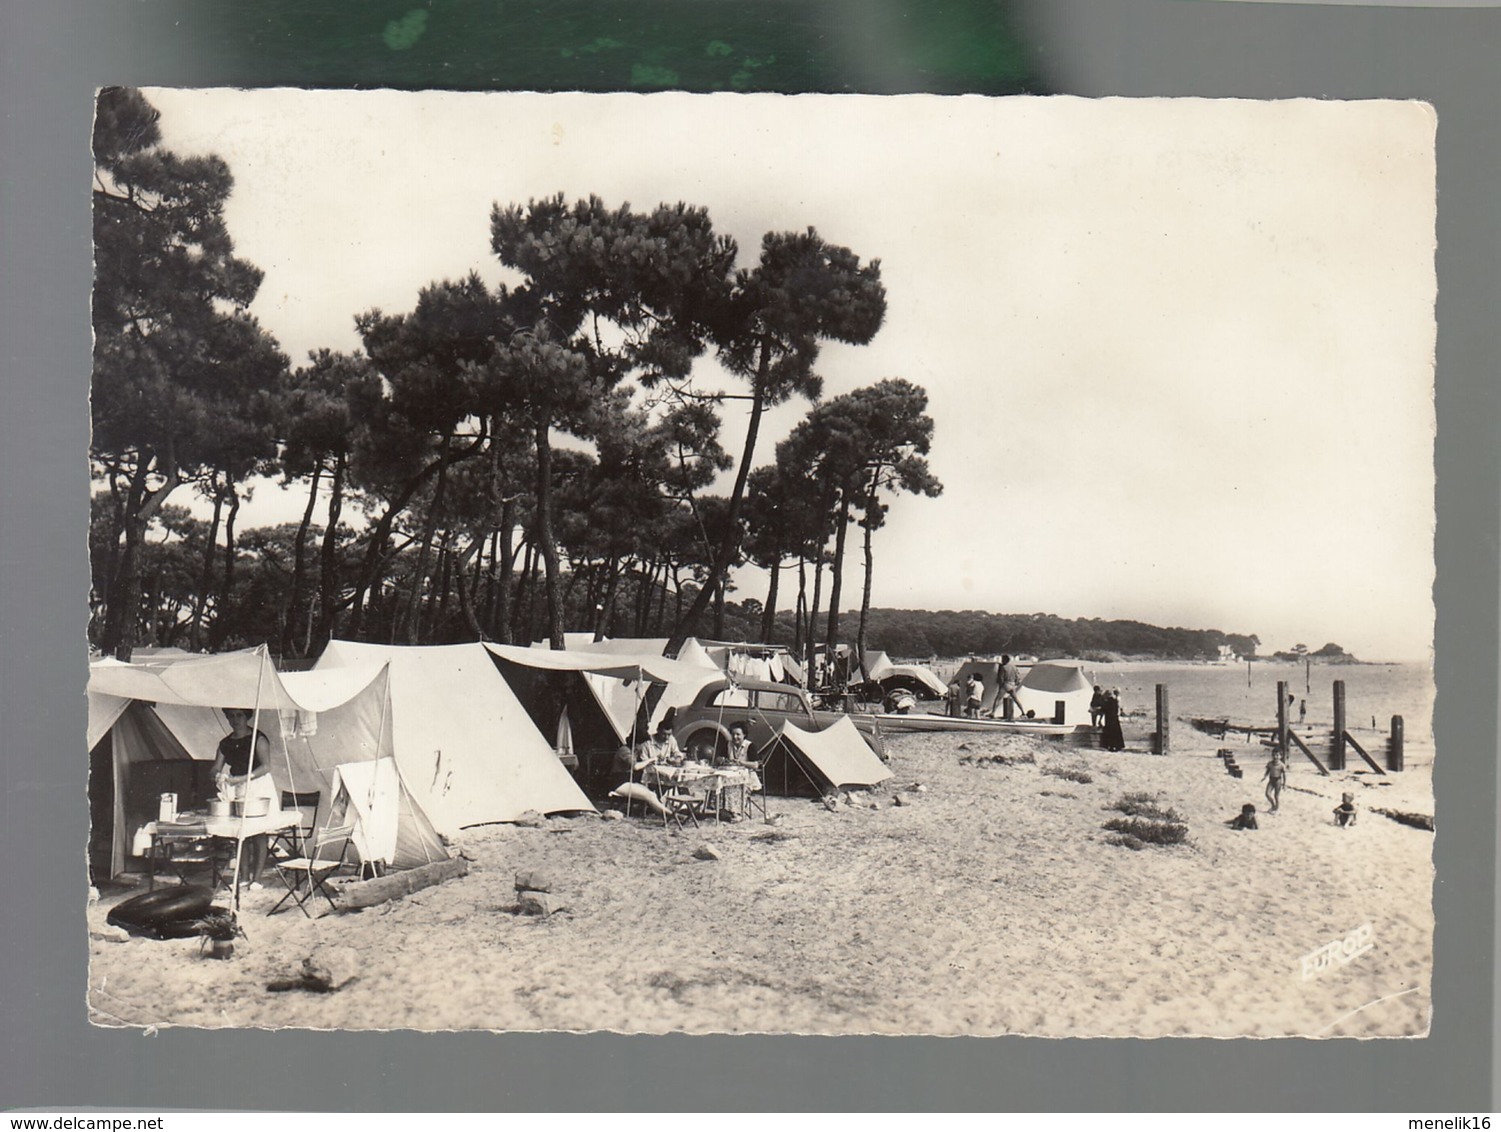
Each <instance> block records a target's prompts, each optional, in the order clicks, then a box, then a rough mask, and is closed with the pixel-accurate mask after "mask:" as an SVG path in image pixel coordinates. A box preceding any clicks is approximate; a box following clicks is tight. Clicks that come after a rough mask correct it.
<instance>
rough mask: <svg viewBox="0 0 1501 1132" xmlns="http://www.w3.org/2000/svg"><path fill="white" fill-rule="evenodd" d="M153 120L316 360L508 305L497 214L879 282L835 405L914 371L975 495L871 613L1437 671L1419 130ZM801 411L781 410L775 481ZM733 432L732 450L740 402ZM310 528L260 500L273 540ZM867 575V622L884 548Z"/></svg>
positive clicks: (756, 115) (1324, 105) (774, 108)
mask: <svg viewBox="0 0 1501 1132" xmlns="http://www.w3.org/2000/svg"><path fill="white" fill-rule="evenodd" d="M147 94H148V97H149V98H150V99H151V101H152V102H153V103H154V104H155V105H156V106H157V107H158V108H159V109H160V110H161V111H162V127H163V134H164V141H165V143H166V144H167V145H168V146H170V147H172V148H174V149H177V150H179V151H181V152H184V153H202V152H213V153H217V154H219V155H220V156H221V157H223V158H224V159H225V160H227V161H228V162H229V164H230V167H231V169H232V170H233V172H234V176H235V191H234V195H233V197H232V199H231V202H230V207H229V211H228V220H229V224H230V228H231V232H232V234H233V235H234V238H235V241H236V247H237V250H238V252H239V253H240V254H241V255H243V256H244V257H245V258H247V259H249V260H251V261H252V262H253V263H255V264H257V265H258V266H259V267H261V268H262V269H263V270H264V271H265V273H266V278H265V282H264V284H263V286H262V288H261V293H260V295H259V297H258V298H257V300H256V303H255V306H254V308H253V309H254V312H255V314H256V315H257V316H258V317H259V318H260V319H261V321H262V322H263V324H264V325H265V326H266V327H267V328H268V329H270V330H271V331H272V332H273V333H274V334H275V335H276V336H277V338H278V339H279V340H280V342H281V344H282V347H283V349H284V350H285V351H286V352H287V353H288V354H289V355H290V356H291V357H292V358H293V360H294V361H295V362H301V361H302V360H303V359H305V357H306V354H307V352H308V351H310V350H313V349H316V348H318V347H325V346H326V347H330V348H333V349H343V350H351V349H354V348H355V347H357V345H358V338H357V336H356V335H355V332H354V324H353V318H354V316H355V315H356V314H357V313H359V312H362V311H365V310H368V309H370V308H372V307H380V308H382V309H384V310H386V311H388V312H398V311H404V310H409V309H411V306H412V305H413V303H414V301H415V299H416V296H417V292H418V290H419V288H421V287H422V286H423V285H424V284H426V283H429V282H432V281H435V280H439V279H443V278H454V277H458V276H461V275H463V274H465V273H467V272H469V271H470V270H474V269H477V270H479V272H480V273H481V275H483V276H484V277H485V278H487V279H488V280H490V281H491V282H496V281H498V280H500V279H501V278H502V273H501V270H500V268H499V265H498V264H497V263H496V261H495V259H494V257H493V255H492V254H491V253H490V251H489V211H490V206H491V205H492V203H495V202H500V203H503V204H510V203H514V202H525V201H527V200H529V199H533V198H537V197H542V196H548V195H551V194H553V193H556V192H559V191H561V192H563V193H564V194H566V195H567V196H568V197H570V198H573V197H578V196H583V195H586V194H589V193H594V194H597V195H599V196H601V197H602V198H604V200H605V201H606V203H607V204H611V205H615V204H620V203H625V202H629V203H630V204H632V205H633V206H635V207H636V208H639V209H647V208H650V207H652V206H653V205H655V204H657V203H658V202H661V201H678V200H684V201H687V202H689V203H691V204H696V205H702V206H704V207H706V208H707V209H708V210H709V214H710V216H711V218H712V219H713V221H714V223H715V226H716V229H717V230H719V231H721V232H725V233H728V234H730V235H733V236H734V237H735V238H736V240H737V241H738V243H739V245H740V248H741V251H742V257H743V258H745V259H746V261H747V263H749V262H751V260H752V257H754V256H755V254H756V251H757V248H758V246H759V243H760V238H761V236H762V234H763V233H765V232H767V231H771V230H777V231H784V230H797V229H802V228H805V227H808V226H809V225H811V226H813V227H815V228H817V229H818V231H819V232H820V234H822V235H823V236H824V237H825V238H826V239H828V240H830V241H832V242H835V243H839V244H844V245H846V246H848V247H850V248H851V249H852V250H854V251H855V252H856V253H857V254H859V255H860V256H861V257H862V258H867V259H869V258H879V259H880V261H881V271H882V278H883V280H884V282H885V285H886V288H887V294H888V303H889V308H888V312H887V317H886V322H885V325H884V327H883V328H882V330H881V331H880V333H879V334H878V335H877V336H876V338H875V339H874V340H873V341H872V342H871V343H870V345H868V346H864V347H843V346H837V345H831V346H829V347H828V348H826V350H825V352H824V355H823V358H822V360H821V364H820V366H819V369H820V372H821V373H822V374H823V375H824V377H825V378H826V393H827V394H837V393H841V392H845V391H847V390H850V389H854V388H856V387H858V386H861V385H867V384H870V383H872V382H874V381H877V380H879V379H881V378H883V377H904V378H907V379H908V380H911V381H914V382H916V383H918V384H920V385H922V386H923V387H925V388H926V389H927V390H928V392H929V394H930V398H931V401H930V413H931V415H932V416H933V418H934V421H935V424H936V431H935V439H934V448H933V452H932V456H931V462H932V465H933V468H934V471H935V472H936V473H937V475H938V476H939V478H940V479H942V481H943V483H944V485H945V491H944V493H943V496H942V497H941V498H940V499H937V500H928V499H903V500H901V501H899V502H897V503H896V504H895V505H894V507H893V509H892V512H891V515H890V518H889V521H888V524H887V526H886V528H885V529H884V530H883V531H882V532H881V533H880V534H879V535H878V538H877V545H876V577H875V583H874V602H875V604H877V605H883V606H905V607H924V608H933V609H979V610H990V611H994V612H1024V613H1030V612H1050V613H1057V614H1059V615H1062V616H1066V617H1104V618H1115V617H1128V618H1137V619H1140V620H1144V621H1150V622H1154V623H1157V624H1164V625H1183V626H1189V627H1196V628H1218V629H1223V630H1226V631H1229V632H1246V633H1256V634H1257V635H1258V636H1259V637H1260V638H1261V640H1262V642H1263V646H1264V651H1265V650H1269V649H1277V648H1288V647H1290V646H1291V645H1293V644H1294V643H1298V642H1302V643H1306V644H1308V645H1309V646H1310V647H1314V648H1317V647H1318V646H1320V645H1322V644H1323V643H1325V642H1326V641H1334V642H1337V643H1339V644H1341V645H1343V646H1344V647H1346V648H1347V649H1350V650H1351V651H1353V652H1355V653H1356V654H1357V655H1360V656H1362V657H1366V658H1370V659H1406V658H1411V659H1421V658H1426V657H1427V655H1428V652H1429V648H1430V643H1431V640H1432V625H1433V610H1432V605H1431V601H1430V592H1431V586H1432V578H1433V543H1432V533H1433V487H1434V484H1433V427H1434V421H1433V408H1432V386H1433V371H1432V359H1433V348H1434V324H1433V301H1434V296H1435V281H1434V267H1433V253H1434V205H1435V197H1434V158H1433V138H1434V119H1433V117H1432V115H1431V113H1430V112H1429V111H1428V110H1427V108H1425V107H1423V106H1420V105H1417V104H1411V103H1405V104H1404V103H1391V102H1386V103H1381V102H1364V103H1333V102H1309V101H1285V102H1269V103H1255V102H1241V101H1207V100H1173V101H1157V100H1126V99H1107V100H1086V99H1074V98H1018V99H986V98H981V97H963V98H941V97H936V96H910V97H901V98H879V97H828V96H796V97H780V96H774V95H749V96H746V95H715V96H695V95H683V94H658V95H645V96H643V95H625V94H622V95H545V96H543V95H514V94H505V95H489V94H406V93H397V92H386V91H381V92H363V93H356V92H304V91H198V92H190V91H168V90H159V89H158V90H149V91H148V92H147ZM697 372H698V374H699V376H701V378H702V380H703V382H704V384H705V385H706V386H709V387H712V386H714V385H716V384H723V385H725V387H727V388H728V387H730V386H729V383H728V382H727V381H726V380H725V379H724V378H723V375H722V374H721V373H719V371H718V370H717V369H716V367H715V366H714V364H713V362H712V360H711V359H704V360H703V361H702V362H701V363H700V367H699V371H697ZM806 410H807V404H806V403H805V402H803V403H796V404H793V405H790V406H787V407H784V408H782V409H779V410H777V411H776V412H775V413H774V414H773V415H772V417H771V418H770V420H769V422H768V425H767V426H766V427H764V428H763V431H762V434H761V436H762V450H761V452H760V458H759V459H758V463H760V462H765V461H766V460H769V459H770V457H771V453H772V447H773V445H774V442H775V441H776V440H777V439H780V437H781V436H783V435H785V434H786V432H787V431H788V430H789V429H790V428H791V427H792V425H793V424H795V423H796V421H797V420H798V419H800V417H801V416H802V414H803V413H804V412H806ZM724 416H725V424H726V441H727V446H728V447H730V448H731V449H732V450H733V451H736V452H738V450H739V444H740V440H741V439H742V438H743V435H744V427H745V417H744V402H736V401H732V402H728V403H726V405H725V407H724ZM298 509H299V504H298V501H297V500H295V499H293V500H278V499H277V498H276V492H275V491H274V490H272V489H268V488H264V487H263V488H262V489H260V490H259V491H258V492H257V496H256V499H255V502H254V503H253V504H252V505H251V507H250V508H247V509H246V511H243V512H242V519H241V522H242V525H243V524H246V523H247V522H248V523H254V522H257V521H261V522H269V521H280V520H282V519H286V518H290V517H292V516H293V515H294V514H295V513H296V512H297V511H298ZM852 542H853V540H852ZM849 569H850V571H851V573H850V575H849V576H850V577H851V578H852V579H853V582H852V585H853V586H854V587H855V588H854V591H853V592H854V593H856V594H858V586H859V551H858V546H857V545H855V546H854V548H853V549H852V553H851V558H850V561H849ZM737 582H738V586H739V594H740V596H755V597H761V596H764V591H765V580H764V576H758V575H756V574H755V572H752V571H746V572H742V574H741V575H739V576H738V578H737ZM787 592H788V591H787V590H786V588H785V587H784V589H783V593H784V594H785V593H787Z"/></svg>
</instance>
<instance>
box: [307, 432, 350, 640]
mask: <svg viewBox="0 0 1501 1132" xmlns="http://www.w3.org/2000/svg"><path fill="white" fill-rule="evenodd" d="M347 459H348V458H347V457H346V456H345V455H344V453H342V452H340V453H339V456H338V458H337V459H336V460H335V461H334V472H333V479H332V482H331V483H330V484H329V493H328V525H327V526H326V527H324V528H323V547H322V550H321V552H320V554H319V559H320V562H319V565H320V570H319V577H318V627H317V628H316V629H315V630H314V631H313V639H312V641H311V642H310V643H309V648H308V655H309V656H311V655H312V652H313V649H314V648H316V649H317V650H318V652H320V653H321V652H322V651H323V647H324V646H325V645H326V644H328V642H329V640H330V639H332V637H333V635H334V626H335V621H336V619H337V618H338V600H339V543H338V538H339V515H340V514H341V513H342V512H343V510H344V466H345V463H346V461H347Z"/></svg>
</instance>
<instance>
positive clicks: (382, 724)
mask: <svg viewBox="0 0 1501 1132" xmlns="http://www.w3.org/2000/svg"><path fill="white" fill-rule="evenodd" d="M88 700H89V732H88V738H89V747H90V774H89V792H90V801H91V807H92V812H93V817H94V829H93V837H92V838H91V844H90V862H91V866H92V868H93V870H94V873H95V875H96V876H114V875H118V874H119V873H121V872H124V871H125V870H126V869H127V867H128V865H129V861H130V858H131V857H132V856H133V855H135V853H134V850H135V849H136V848H137V845H136V834H137V832H138V831H139V830H140V828H141V827H142V826H143V825H145V824H146V823H147V822H149V821H151V820H153V819H154V818H156V816H157V800H158V796H159V795H160V794H162V793H168V792H170V793H173V794H176V795H177V798H178V808H179V809H189V808H194V807H196V806H199V805H201V804H203V803H205V802H207V801H208V799H209V798H210V797H212V796H213V784H212V782H211V780H210V777H209V770H210V767H211V766H212V764H213V760H214V757H215V753H216V750H217V747H218V744H219V740H220V739H222V738H223V737H224V736H225V735H226V734H228V733H229V727H228V724H227V723H226V722H225V721H224V717H223V715H222V714H221V709H222V708H226V707H240V708H249V709H252V710H255V711H256V712H257V717H256V720H255V727H256V730H258V731H259V732H261V733H262V734H263V735H265V736H266V738H267V741H268V742H269V744H270V747H271V759H270V763H271V765H270V772H271V777H272V780H273V782H274V783H275V784H276V787H277V789H278V790H279V791H283V792H290V793H296V794H303V795H307V794H312V793H317V794H318V796H319V799H320V802H319V807H318V809H319V813H318V817H317V819H316V820H318V821H319V823H320V824H321V823H323V822H324V821H326V817H327V814H328V813H329V809H328V807H329V804H330V803H331V802H332V800H333V799H334V798H335V796H336V795H337V794H338V793H339V792H340V789H345V792H346V793H350V794H351V795H353V793H354V792H353V791H350V790H348V789H347V788H343V787H341V786H340V783H339V773H340V769H341V768H345V767H360V766H364V765H366V764H372V763H374V762H375V761H376V760H378V759H387V760H389V758H390V756H391V753H392V749H391V712H390V701H389V682H388V672H387V670H386V667H385V666H384V665H373V666H371V665H365V666H360V667H356V668H350V669H348V670H345V671H343V672H339V673H335V674H329V673H324V674H315V673H287V674H281V673H278V672H277V671H276V670H275V669H274V668H273V667H272V665H271V661H270V657H269V656H267V655H266V653H265V651H264V650H263V649H262V650H255V651H249V652H243V653H230V654H224V655H220V656H194V657H187V658H173V659H171V660H170V661H169V660H165V659H163V660H148V661H146V662H142V663H136V664H114V663H105V662H100V663H98V664H95V665H92V666H91V667H90V672H89V688H88ZM394 772H395V766H394V764H392V773H394ZM350 773H358V771H351V772H350ZM397 787H399V783H398V784H397V786H396V787H391V786H388V787H387V793H388V794H391V795H392V796H393V797H395V798H397V799H399V797H400V795H401V793H402V791H401V790H400V789H399V788H397ZM393 791H394V793H393ZM362 804H363V805H364V806H365V808H366V810H367V811H368V812H369V813H370V814H371V815H372V816H374V815H376V814H377V813H380V812H384V811H383V805H384V804H383V803H380V802H378V801H377V800H376V799H374V798H362ZM384 820H386V821H387V823H388V824H390V825H392V826H394V827H395V828H398V829H399V830H401V833H402V836H403V838H404V839H405V843H406V844H410V845H414V846H421V847H422V850H423V859H425V860H435V859H440V858H441V857H443V856H445V855H446V854H445V852H444V850H443V848H442V845H441V843H439V841H438V839H437V838H436V836H434V835H433V834H432V832H431V826H430V825H429V823H428V821H427V818H426V817H425V815H423V814H422V812H421V807H420V806H418V805H416V804H415V803H407V804H403V805H400V806H398V808H397V810H396V812H395V814H394V815H393V816H389V817H387V818H386V819H384ZM365 859H366V860H385V861H387V863H391V864H396V863H397V862H396V861H395V860H392V859H390V858H388V857H385V856H373V855H372V856H367V857H366V858H365ZM403 861H404V862H405V863H411V862H406V859H405V858H403Z"/></svg>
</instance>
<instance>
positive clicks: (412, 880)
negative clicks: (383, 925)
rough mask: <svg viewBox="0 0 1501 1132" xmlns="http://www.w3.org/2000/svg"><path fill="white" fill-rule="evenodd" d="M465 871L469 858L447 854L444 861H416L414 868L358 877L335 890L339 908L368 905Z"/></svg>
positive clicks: (461, 874) (437, 882) (416, 889)
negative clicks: (428, 863) (358, 879)
mask: <svg viewBox="0 0 1501 1132" xmlns="http://www.w3.org/2000/svg"><path fill="white" fill-rule="evenodd" d="M468 872H469V862H468V861H466V860H464V858H463V857H451V858H449V859H448V860H446V861H434V862H433V863H432V864H430V865H418V866H417V867H416V868H415V869H403V870H402V871H401V872H398V873H390V874H388V875H386V876H383V877H376V878H375V879H374V880H364V881H358V882H356V883H354V884H350V885H345V886H344V887H343V888H342V889H340V890H339V906H340V907H341V908H369V907H372V906H373V905H376V904H384V903H385V902H386V901H387V900H395V899H396V898H397V897H399V896H406V895H407V894H408V893H412V892H417V891H418V890H419V889H423V888H430V887H432V886H433V885H435V884H442V883H443V882H444V881H445V880H452V879H453V878H454V877H461V876H464V875H466V874H467V873H468Z"/></svg>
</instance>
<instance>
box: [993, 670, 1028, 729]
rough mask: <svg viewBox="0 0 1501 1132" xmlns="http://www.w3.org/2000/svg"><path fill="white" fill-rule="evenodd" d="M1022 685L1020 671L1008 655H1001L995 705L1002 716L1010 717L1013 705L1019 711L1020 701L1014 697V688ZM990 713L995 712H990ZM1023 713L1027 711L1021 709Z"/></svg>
mask: <svg viewBox="0 0 1501 1132" xmlns="http://www.w3.org/2000/svg"><path fill="white" fill-rule="evenodd" d="M1021 686H1022V678H1021V673H1020V672H1018V671H1017V670H1016V665H1015V664H1013V663H1012V662H1011V658H1010V657H1009V656H1003V657H1001V690H1000V691H999V692H998V693H996V707H997V708H999V709H1000V711H1001V714H1002V716H1003V717H1004V718H1006V719H1010V718H1011V717H1012V716H1011V709H1012V708H1013V707H1015V708H1016V709H1017V710H1018V711H1021V706H1022V705H1021V701H1020V700H1018V699H1017V698H1016V690H1017V689H1018V688H1020V687H1021ZM991 714H992V715H994V714H995V712H993V711H992V712H991ZM1022 714H1023V715H1026V714H1027V713H1026V712H1025V711H1022Z"/></svg>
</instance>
